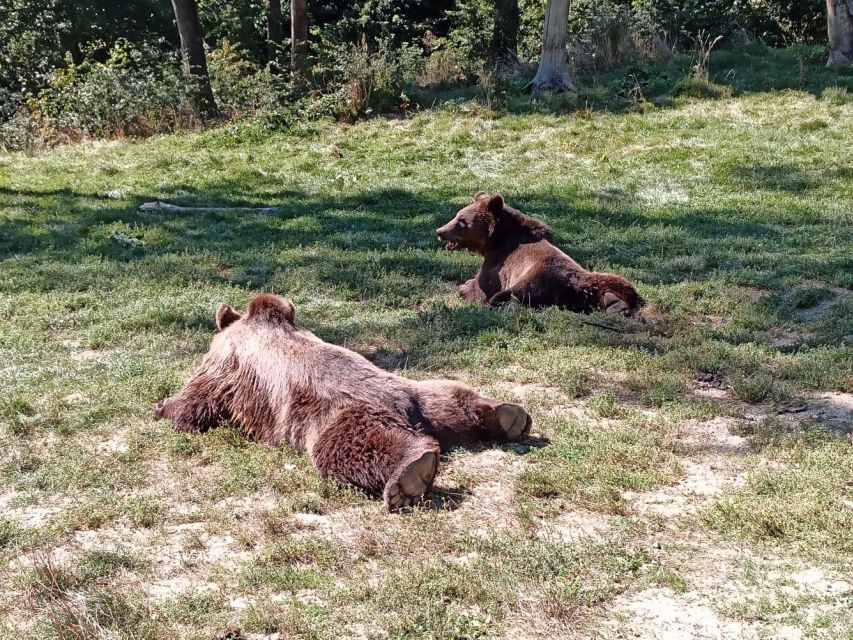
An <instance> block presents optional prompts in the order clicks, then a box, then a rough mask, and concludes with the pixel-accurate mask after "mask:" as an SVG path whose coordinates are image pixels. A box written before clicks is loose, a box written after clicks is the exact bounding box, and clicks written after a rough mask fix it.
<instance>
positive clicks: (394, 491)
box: [385, 451, 438, 511]
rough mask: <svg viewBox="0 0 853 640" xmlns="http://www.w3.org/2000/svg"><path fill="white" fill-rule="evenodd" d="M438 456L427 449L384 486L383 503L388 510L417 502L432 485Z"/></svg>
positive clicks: (409, 505)
mask: <svg viewBox="0 0 853 640" xmlns="http://www.w3.org/2000/svg"><path fill="white" fill-rule="evenodd" d="M437 467H438V456H437V455H436V454H435V453H433V452H431V451H428V452H426V453H424V454H422V455H421V456H420V457H418V458H416V459H415V460H413V461H412V462H410V463H408V464H407V465H405V466H404V467H403V468H402V470H401V471H400V473H399V474H398V475H397V476H396V477H395V478H392V479H391V480H389V481H388V484H387V485H386V486H385V504H386V505H387V506H388V510H389V511H397V510H398V509H402V508H404V507H411V506H413V505H416V504H419V503H420V502H421V500H422V499H423V496H424V494H425V493H426V492H427V490H428V489H429V487H430V485H432V481H433V479H434V478H435V472H436V469H437Z"/></svg>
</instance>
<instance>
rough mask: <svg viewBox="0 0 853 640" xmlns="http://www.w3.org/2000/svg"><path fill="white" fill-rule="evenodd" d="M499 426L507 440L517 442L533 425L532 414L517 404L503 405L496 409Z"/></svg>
mask: <svg viewBox="0 0 853 640" xmlns="http://www.w3.org/2000/svg"><path fill="white" fill-rule="evenodd" d="M495 413H496V414H497V417H498V424H500V426H501V429H502V430H503V432H504V435H505V436H506V439H507V440H515V439H516V438H518V437H521V436H522V435H524V434H525V433H527V432H528V431H530V427H531V425H532V424H533V420H532V419H531V417H530V414H528V413H527V411H525V410H524V409H523V408H522V407H520V406H519V405H517V404H510V403H506V404H502V405H499V406H498V408H497V409H495Z"/></svg>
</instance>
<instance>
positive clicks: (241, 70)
mask: <svg viewBox="0 0 853 640" xmlns="http://www.w3.org/2000/svg"><path fill="white" fill-rule="evenodd" d="M207 66H208V71H209V73H210V82H211V85H212V86H213V92H214V94H215V95H216V100H217V103H218V105H219V110H220V112H221V113H222V114H223V115H224V116H226V117H229V118H240V117H243V116H247V115H249V116H251V115H259V114H263V113H270V112H272V111H274V110H275V109H276V108H277V107H278V106H279V105H280V104H281V103H282V102H283V101H287V100H288V99H289V98H291V97H292V91H293V87H291V86H290V82H289V79H288V76H277V75H274V74H273V73H272V72H271V71H270V69H269V68H268V67H260V66H258V65H257V64H255V63H254V62H251V61H250V59H249V55H248V53H247V52H245V51H243V50H242V49H240V48H239V47H237V46H236V45H234V44H232V43H231V42H229V41H227V40H226V41H224V42H223V43H222V44H221V45H220V46H219V47H218V48H216V49H213V50H212V51H211V52H210V53H209V54H208V56H207Z"/></svg>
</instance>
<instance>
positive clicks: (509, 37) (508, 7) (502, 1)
mask: <svg viewBox="0 0 853 640" xmlns="http://www.w3.org/2000/svg"><path fill="white" fill-rule="evenodd" d="M518 21H519V15H518V0H495V30H494V32H493V33H492V41H491V43H490V44H489V63H490V65H491V66H492V67H497V66H499V65H500V64H501V63H503V62H510V63H512V62H515V61H516V60H517V59H518Z"/></svg>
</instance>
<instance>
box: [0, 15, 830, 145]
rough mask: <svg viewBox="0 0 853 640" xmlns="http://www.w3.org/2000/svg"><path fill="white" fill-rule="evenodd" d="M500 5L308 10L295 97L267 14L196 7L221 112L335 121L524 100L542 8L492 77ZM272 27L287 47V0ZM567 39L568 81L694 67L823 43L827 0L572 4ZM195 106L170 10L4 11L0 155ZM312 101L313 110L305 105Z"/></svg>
mask: <svg viewBox="0 0 853 640" xmlns="http://www.w3.org/2000/svg"><path fill="white" fill-rule="evenodd" d="M496 5H497V3H495V2H492V1H490V0H439V1H437V2H428V3H427V2H420V1H418V0H358V1H357V2H349V1H344V0H323V1H317V2H313V1H312V2H309V3H308V7H309V14H310V15H309V24H310V45H311V49H310V51H311V52H310V56H309V58H310V63H311V70H312V72H311V74H310V77H309V78H308V84H307V85H305V84H300V85H299V86H293V85H291V83H290V81H289V78H288V77H287V76H286V74H280V70H282V69H286V68H287V66H288V53H289V39H288V38H286V37H285V38H284V40H283V41H282V42H281V43H278V47H277V48H273V49H271V48H270V47H269V46H268V42H267V33H266V28H267V22H266V19H267V16H266V7H267V2H266V1H265V0H198V7H199V12H200V18H201V23H202V28H203V31H204V34H205V44H206V47H207V50H208V62H209V67H210V73H211V80H212V83H213V86H214V91H215V94H216V99H217V102H218V103H219V106H220V110H221V112H222V114H223V115H224V116H225V117H229V118H234V117H242V116H246V115H263V116H265V117H269V118H271V119H273V120H275V121H276V122H281V121H282V119H283V120H284V121H289V120H290V119H292V117H293V115H294V113H300V112H302V111H304V109H306V108H309V109H310V110H311V112H312V113H328V114H329V115H333V116H335V117H355V116H358V115H362V114H365V113H375V112H377V111H385V110H394V109H399V108H404V107H406V106H407V104H408V103H409V97H407V96H411V95H412V93H413V91H416V88H417V87H421V88H424V87H430V88H433V89H435V88H444V89H446V88H449V87H452V86H454V85H456V86H458V85H460V84H461V85H469V86H470V85H475V84H479V86H480V88H481V90H482V91H483V92H484V94H486V95H488V96H489V97H490V99H491V97H493V96H498V97H500V96H502V95H503V94H504V93H505V85H506V86H510V85H511V86H515V87H516V88H517V89H521V88H523V87H524V85H525V84H526V82H527V80H529V78H530V76H531V75H532V66H533V65H534V64H535V63H536V61H537V59H538V56H539V49H540V45H541V42H540V40H541V30H542V24H543V17H544V10H545V5H546V0H518V2H517V5H518V9H519V16H518V18H519V19H518V21H517V26H518V33H517V34H514V37H513V38H512V39H511V40H512V42H514V43H516V42H517V51H514V52H512V56H511V57H510V58H509V61H510V62H511V63H512V64H510V65H509V66H507V65H506V64H502V66H500V67H495V64H494V63H495V60H494V59H493V58H494V55H495V54H494V50H493V45H492V43H493V41H494V35H495V31H496V30H500V27H499V26H498V25H500V24H502V23H501V22H500V20H498V19H496V11H497V9H496ZM282 15H283V21H284V25H283V26H284V33H288V26H289V25H288V23H289V6H288V3H287V1H286V0H285V2H284V3H283V6H282ZM568 28H569V32H570V36H571V37H570V46H569V51H568V55H569V57H570V61H571V63H572V68H573V70H574V71H575V72H576V73H580V74H584V73H586V74H600V73H602V72H605V71H607V70H608V69H611V68H613V67H615V66H618V65H622V64H626V63H632V62H638V61H643V60H645V61H649V60H654V59H660V57H661V52H662V51H663V52H665V53H668V52H669V50H672V51H675V52H688V53H689V52H690V50H691V48H692V47H693V46H694V42H695V38H696V34H697V33H699V32H705V33H708V34H712V35H723V36H724V43H723V46H726V45H727V44H728V45H730V46H734V45H736V44H743V43H746V42H750V41H753V40H760V41H762V42H763V43H765V44H768V45H774V46H778V45H790V44H794V43H800V42H822V41H823V39H824V37H825V17H824V8H823V1H822V0H728V1H722V0H716V1H711V2H707V1H704V0H701V1H700V0H688V1H687V2H674V1H673V0H573V2H572V6H571V12H570V16H569V25H568ZM662 47H663V48H662ZM276 51H277V53H276ZM271 58H275V59H271ZM271 63H272V64H271ZM502 63H506V60H502ZM507 80H509V85H507ZM513 83H514V84H513ZM196 95H197V89H196V87H195V86H194V84H193V82H191V81H190V80H188V79H187V78H185V77H184V76H183V74H182V73H181V68H180V51H179V44H178V37H177V31H176V28H175V24H174V18H173V15H172V13H171V7H170V5H169V3H167V2H163V1H162V0H127V1H126V2H121V3H116V2H110V1H109V0H85V1H81V2H77V1H75V2H72V1H71V0H6V1H5V2H3V3H2V4H0V147H5V148H21V147H30V146H38V145H40V144H51V143H53V142H58V141H63V140H75V139H78V138H81V137H110V136H125V135H134V136H136V135H146V134H150V133H154V132H162V131H173V130H176V129H181V128H186V127H192V126H195V125H196V124H197V123H199V122H201V118H200V117H199V115H198V113H197V106H196V102H197V101H196ZM309 99H310V100H315V101H316V100H319V103H318V104H315V105H312V106H310V107H308V106H307V105H306V100H309ZM490 103H491V102H490Z"/></svg>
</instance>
